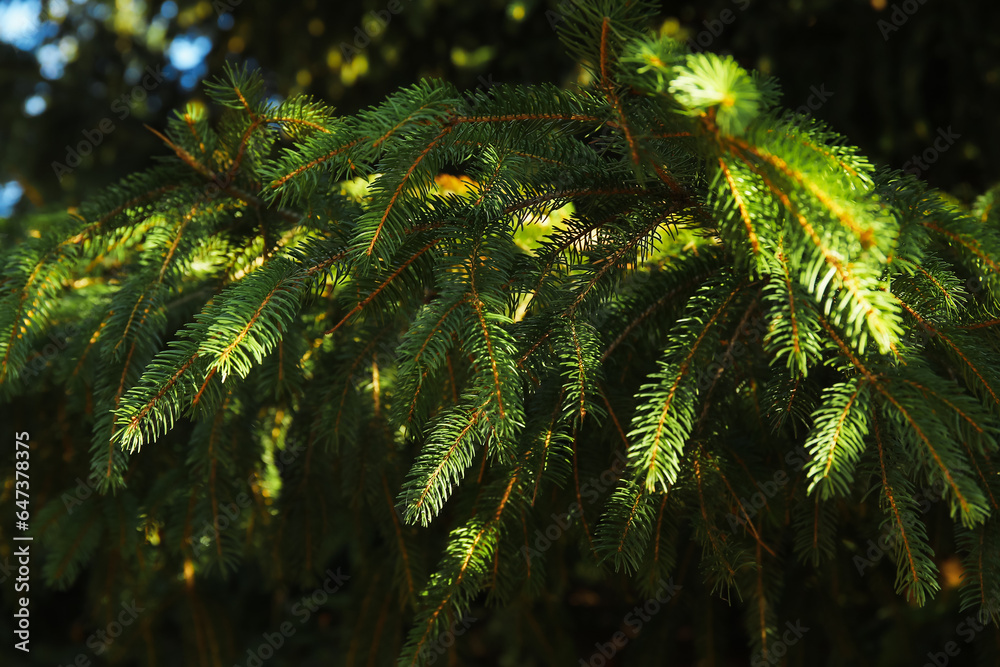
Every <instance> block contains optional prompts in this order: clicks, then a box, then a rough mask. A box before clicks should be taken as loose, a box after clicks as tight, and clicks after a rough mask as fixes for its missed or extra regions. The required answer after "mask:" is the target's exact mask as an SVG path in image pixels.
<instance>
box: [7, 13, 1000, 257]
mask: <svg viewBox="0 0 1000 667" xmlns="http://www.w3.org/2000/svg"><path fill="white" fill-rule="evenodd" d="M397 1H398V5H396V6H398V7H399V8H401V11H399V13H397V14H392V13H391V12H389V11H387V7H388V6H389V5H390V2H389V0H358V1H343V0H341V1H339V2H321V1H318V0H284V1H283V2H264V1H256V2H254V1H253V0H166V1H163V2H159V1H155V0H149V1H144V0H0V118H2V120H0V218H2V217H8V216H11V215H13V214H15V213H32V212H36V211H37V210H38V209H43V210H57V209H64V208H65V207H67V206H72V205H74V204H76V203H78V202H79V201H80V200H81V199H82V198H84V197H86V196H87V194H88V193H89V192H92V191H93V190H94V189H95V188H99V187H103V186H105V185H107V184H109V183H112V182H114V181H115V180H117V179H118V178H120V177H121V176H123V175H125V174H128V173H130V172H132V171H134V170H136V169H139V168H142V167H144V166H146V165H147V164H149V163H150V161H151V160H152V159H153V157H154V156H156V155H162V154H164V153H165V148H164V147H163V146H162V145H161V144H160V142H159V140H158V139H156V138H155V136H154V135H153V134H152V132H150V131H149V129H147V128H146V127H145V125H149V126H150V127H152V128H157V129H162V128H163V127H164V125H165V123H166V119H167V118H168V116H169V114H171V113H173V112H174V111H175V110H179V109H182V108H183V105H184V104H185V103H187V102H193V103H195V104H201V103H203V100H204V99H205V98H204V95H203V92H202V86H201V81H202V80H203V79H204V78H206V77H213V76H216V75H218V74H219V73H220V72H221V70H222V67H223V64H224V62H225V61H232V62H236V63H249V64H250V65H252V66H255V67H259V68H261V69H262V70H263V71H264V72H265V73H266V78H267V80H268V81H269V84H270V87H271V89H272V93H273V94H274V95H275V96H276V98H284V97H287V96H289V95H292V94H295V93H302V92H305V93H309V94H312V95H314V96H316V97H318V98H321V99H323V100H326V101H328V102H329V103H332V104H334V105H336V107H337V108H338V109H339V110H340V112H341V113H345V114H349V113H353V112H355V111H357V110H359V109H362V108H364V107H367V106H369V105H372V104H375V103H377V102H378V101H380V100H381V99H382V98H383V97H384V96H385V95H386V94H387V93H389V92H391V91H393V90H395V89H396V88H398V87H399V86H402V85H408V84H410V83H412V82H414V81H416V80H417V79H419V78H420V77H425V76H432V77H443V78H446V79H448V80H451V81H453V82H455V83H456V84H458V85H459V86H460V87H461V88H467V89H468V88H475V87H477V86H488V85H492V84H496V83H534V82H543V81H553V82H558V83H567V82H570V81H572V80H574V79H575V78H576V77H577V76H578V71H577V70H576V69H575V66H574V64H573V63H572V62H571V60H570V59H569V58H568V57H567V56H566V55H564V53H563V51H562V48H561V46H560V44H559V42H558V41H557V40H556V39H555V36H554V34H553V29H552V24H553V23H554V21H555V20H556V17H557V14H558V13H559V11H560V9H559V6H558V3H557V2H556V1H548V2H543V1H540V0H477V1H476V2H469V1H460V0H397ZM922 3H923V4H922ZM379 14H381V16H383V20H381V21H380V20H379V19H378V18H377V17H378V15H379ZM384 17H388V21H387V22H386V21H385V20H384ZM998 25H1000V3H992V2H985V1H979V2H977V1H968V0H967V1H964V2H951V3H946V2H927V1H926V0H905V1H900V2H896V3H892V2H887V0H848V1H845V0H838V1H836V2H835V1H834V0H701V1H699V2H697V3H695V2H676V1H671V0H665V1H664V2H663V5H662V13H661V18H660V19H659V21H658V25H656V26H654V27H656V28H659V29H660V30H661V31H662V32H663V33H665V34H669V35H671V36H675V37H679V38H681V39H683V40H690V41H691V43H692V44H695V45H697V46H698V47H699V48H706V49H709V50H713V51H719V52H728V53H732V54H733V55H734V56H735V57H736V58H737V60H738V61H739V62H740V63H741V64H742V65H744V66H745V67H751V68H756V69H760V70H762V71H764V72H767V73H770V74H774V75H776V76H777V77H778V78H779V80H780V81H781V84H782V87H783V90H784V93H785V95H784V101H785V104H786V105H787V106H789V107H793V108H796V107H802V106H803V105H805V107H806V108H807V109H808V110H809V112H810V113H812V114H813V115H814V116H815V117H817V118H820V119H822V120H824V121H826V122H828V123H829V124H830V125H831V126H832V127H833V128H834V129H835V130H837V131H838V132H840V133H842V134H844V135H846V136H847V137H848V138H849V140H850V141H851V142H852V143H855V144H857V145H859V146H860V147H861V149H862V150H863V151H864V153H866V154H867V155H868V156H869V157H870V158H871V159H872V160H873V161H875V162H876V163H878V164H884V165H890V166H893V167H898V168H902V169H907V168H909V169H911V170H913V169H916V170H917V171H919V175H920V177H921V178H923V179H925V180H927V181H928V182H929V183H930V184H931V185H933V186H935V187H938V188H941V189H942V190H945V191H947V192H949V193H951V194H953V195H954V196H956V197H957V198H959V199H961V200H964V201H969V200H971V199H972V198H973V197H974V196H975V195H976V194H978V193H980V192H982V191H983V190H985V189H986V188H987V187H988V186H989V185H991V184H993V183H994V182H995V181H997V180H998V176H1000V174H998V167H997V162H996V160H995V158H996V156H997V155H1000V150H998V149H1000V127H998V124H997V123H996V122H995V119H996V114H995V110H996V109H998V108H1000V32H998V31H997V30H996V26H998ZM102 123H103V124H102ZM935 141H937V147H935ZM91 148H92V150H91ZM84 153H87V154H84ZM921 156H923V157H921ZM914 157H917V158H918V159H919V160H920V162H919V163H917V162H914V161H913V158H914ZM927 157H930V158H932V160H931V161H927V160H925V159H924V158H927ZM991 157H992V158H994V159H992V160H991V159H990V158H991ZM77 166H79V167H80V168H75V167H77ZM16 227H17V226H16V225H11V226H10V227H9V228H8V233H13V234H17V233H18V232H16V231H14V230H15V229H16ZM0 242H3V239H0ZM7 242H10V239H7Z"/></svg>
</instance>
